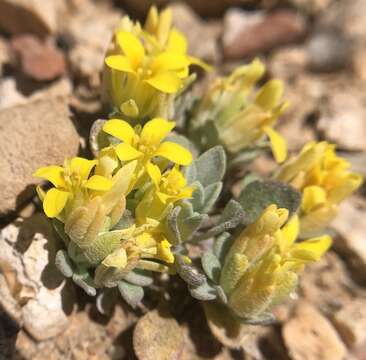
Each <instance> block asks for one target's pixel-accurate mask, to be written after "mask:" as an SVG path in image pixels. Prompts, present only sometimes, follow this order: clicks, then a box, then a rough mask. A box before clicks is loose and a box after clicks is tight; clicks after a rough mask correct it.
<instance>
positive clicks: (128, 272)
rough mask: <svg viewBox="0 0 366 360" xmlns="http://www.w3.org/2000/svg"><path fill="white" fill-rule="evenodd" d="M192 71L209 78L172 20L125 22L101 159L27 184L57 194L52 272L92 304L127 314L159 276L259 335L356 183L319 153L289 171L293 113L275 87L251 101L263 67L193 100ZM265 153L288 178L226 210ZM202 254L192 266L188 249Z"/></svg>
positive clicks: (261, 184)
mask: <svg viewBox="0 0 366 360" xmlns="http://www.w3.org/2000/svg"><path fill="white" fill-rule="evenodd" d="M191 65H196V66H197V65H198V66H199V67H201V68H203V69H204V70H207V71H209V70H210V67H209V66H208V65H207V64H205V63H203V62H202V61H200V60H198V59H196V58H194V57H192V56H190V55H188V54H187V41H186V39H185V37H184V35H183V34H181V33H180V32H179V31H178V30H177V29H175V28H174V27H173V26H172V24H171V13H170V10H169V9H168V10H164V11H163V12H161V13H160V14H159V13H158V11H157V10H156V8H155V7H153V8H151V10H150V12H149V15H148V17H147V20H146V23H145V25H144V26H141V25H140V24H139V23H138V22H137V23H134V22H132V21H131V20H130V19H129V18H128V17H125V18H123V19H122V21H121V23H120V26H119V27H118V28H117V29H116V31H115V33H114V36H113V40H112V43H111V46H110V48H109V50H108V53H107V56H106V58H105V69H104V85H103V86H104V92H103V94H104V97H103V100H104V101H105V103H106V104H107V105H108V106H109V110H110V113H109V115H108V119H107V120H98V121H96V122H95V124H94V126H93V129H92V132H91V136H90V143H91V148H92V150H93V153H94V155H95V158H94V159H93V160H88V159H84V158H81V157H76V158H73V159H68V160H66V161H65V163H64V165H63V166H48V167H44V168H41V169H38V170H37V171H36V172H35V174H34V175H35V176H36V177H40V178H42V179H45V180H47V181H48V182H50V183H51V184H52V187H51V188H50V189H49V190H48V191H44V190H42V188H40V187H38V194H39V197H40V198H41V200H42V201H43V209H44V212H45V214H46V215H47V216H48V217H49V218H51V219H52V221H53V224H54V226H55V229H56V230H57V232H58V234H59V235H60V237H61V238H62V239H63V241H64V248H63V249H60V250H59V252H58V253H57V257H56V265H57V267H58V268H59V270H60V271H61V272H62V273H63V274H64V275H65V277H68V278H72V280H73V281H74V282H75V283H76V284H78V285H79V286H81V287H82V288H83V289H84V290H85V291H86V292H87V293H88V294H89V295H92V296H94V295H96V294H97V293H99V294H101V293H103V291H104V290H105V289H106V288H112V287H117V288H118V289H119V291H120V293H121V295H122V297H123V298H124V299H125V300H126V302H127V303H128V304H130V305H131V306H133V307H135V306H137V305H138V304H139V303H140V302H141V300H142V299H143V296H144V287H148V286H150V285H151V284H152V283H153V276H152V273H153V272H160V273H167V274H169V275H172V276H173V275H179V276H180V277H181V278H182V279H183V280H184V281H185V282H186V283H187V286H188V289H189V292H190V294H191V295H192V296H193V297H194V298H196V299H198V300H201V301H205V302H208V303H210V304H211V305H214V306H216V305H217V306H216V307H215V311H218V312H220V311H222V312H227V313H228V314H229V316H230V317H231V318H232V321H236V322H238V323H243V324H261V323H267V322H269V321H272V319H273V316H272V315H271V309H272V308H273V307H274V306H275V305H276V304H278V303H280V302H282V301H283V300H284V299H285V298H286V297H287V296H289V294H290V293H291V292H293V291H295V290H296V286H297V284H298V281H299V276H300V274H301V272H302V271H304V267H305V266H306V264H308V263H311V262H314V261H317V260H319V259H320V257H321V256H322V255H323V254H324V253H325V252H326V251H327V250H328V249H329V247H330V246H331V242H332V241H331V238H330V237H329V235H326V234H325V233H324V231H325V229H326V226H327V225H328V224H329V222H330V221H331V220H332V219H333V218H334V216H335V215H336V212H337V207H338V204H339V203H340V202H341V201H342V200H344V198H346V197H347V196H349V195H350V194H351V193H352V192H353V191H355V190H356V189H357V188H358V187H359V186H360V185H361V182H362V179H361V176H360V175H358V174H355V173H352V172H350V170H349V164H348V163H347V161H346V160H344V159H342V158H340V157H338V156H337V155H336V153H335V148H334V146H333V145H331V144H328V143H326V142H319V143H315V142H314V143H309V144H307V145H305V147H304V148H303V150H302V151H301V152H300V154H299V155H297V156H295V157H294V158H292V159H289V160H287V161H286V158H287V146H286V141H285V140H284V139H283V138H282V136H281V135H280V134H279V133H278V132H277V131H276V130H274V128H273V127H274V126H275V124H276V122H277V120H278V118H279V117H280V116H281V114H282V113H283V112H284V111H285V110H286V107H287V102H286V101H283V100H282V97H283V84H282V82H281V81H280V80H269V81H268V82H266V83H264V85H262V86H261V87H259V88H258V87H257V83H258V81H259V80H260V79H261V78H262V77H263V75H264V73H265V67H264V64H263V63H262V62H260V61H259V60H254V61H253V62H252V63H250V64H248V65H244V66H241V67H239V68H238V69H236V70H234V72H233V73H232V74H230V75H229V76H228V77H223V78H218V79H216V80H215V81H214V82H213V83H212V84H211V85H209V87H208V89H207V90H206V91H204V95H202V96H201V97H198V98H196V97H193V95H192V94H191V92H190V86H191V84H192V82H193V81H194V80H195V74H192V73H191V72H190V70H191ZM173 119H176V121H173ZM267 150H271V151H272V153H273V156H274V158H275V160H276V161H277V163H283V164H282V166H279V167H278V169H277V170H276V171H275V172H274V174H273V176H272V177H271V178H270V179H259V177H258V176H256V174H249V175H247V176H246V177H245V178H244V179H243V182H242V190H241V193H240V195H239V196H238V197H236V198H233V196H232V195H231V192H230V186H229V185H228V184H230V178H231V177H232V176H233V175H235V176H237V175H238V174H239V173H240V171H242V170H243V169H245V165H246V164H247V163H248V161H250V160H252V159H254V158H255V157H256V156H258V155H259V154H260V153H262V152H264V151H267ZM230 196H231V197H232V198H231V199H230ZM309 237H311V238H310V239H309ZM298 238H301V240H299V239H298ZM304 238H305V239H306V240H304ZM203 241H204V243H205V250H203V246H202V247H201V254H200V256H198V257H199V258H200V263H199V264H198V265H197V261H196V262H195V260H197V255H196V256H195V258H193V259H192V258H191V257H190V256H189V249H188V247H187V245H188V244H195V245H198V246H200V245H201V244H202V243H203ZM207 247H208V250H207ZM209 313H212V311H206V314H209ZM208 316H209V315H208Z"/></svg>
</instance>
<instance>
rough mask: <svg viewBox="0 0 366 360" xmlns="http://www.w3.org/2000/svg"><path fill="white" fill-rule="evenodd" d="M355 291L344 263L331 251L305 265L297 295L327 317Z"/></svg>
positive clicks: (352, 296)
mask: <svg viewBox="0 0 366 360" xmlns="http://www.w3.org/2000/svg"><path fill="white" fill-rule="evenodd" d="M355 293H356V286H355V283H354V281H353V280H352V278H351V276H350V273H349V271H348V269H347V268H346V264H345V263H344V262H343V261H342V260H341V258H340V257H339V256H338V255H337V254H336V253H334V252H333V251H330V252H328V253H326V254H325V255H324V256H323V257H322V258H321V259H320V260H319V261H317V262H315V263H313V264H309V265H308V266H307V267H306V269H305V271H304V272H303V274H302V275H301V278H300V286H299V291H298V294H299V296H301V297H302V298H304V299H305V300H306V301H308V302H309V303H311V304H312V305H313V306H315V307H317V308H318V309H321V310H322V312H323V314H325V315H326V316H328V317H332V316H333V314H334V311H337V310H339V309H341V308H342V307H344V306H346V305H347V304H348V303H350V302H351V301H352V300H353V298H354V296H355Z"/></svg>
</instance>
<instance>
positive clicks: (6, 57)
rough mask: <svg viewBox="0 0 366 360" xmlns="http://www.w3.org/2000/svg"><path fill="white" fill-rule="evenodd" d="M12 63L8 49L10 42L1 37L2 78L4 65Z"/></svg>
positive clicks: (0, 74)
mask: <svg viewBox="0 0 366 360" xmlns="http://www.w3.org/2000/svg"><path fill="white" fill-rule="evenodd" d="M9 62H10V54H9V49H8V42H7V41H6V40H5V39H4V38H2V37H0V76H2V73H3V65H5V64H7V63H9Z"/></svg>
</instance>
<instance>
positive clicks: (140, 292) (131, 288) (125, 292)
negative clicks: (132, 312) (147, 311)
mask: <svg viewBox="0 0 366 360" xmlns="http://www.w3.org/2000/svg"><path fill="white" fill-rule="evenodd" d="M118 290H119V291H120V293H121V295H122V297H123V299H124V300H125V301H126V303H127V304H129V305H130V306H132V307H133V308H135V307H136V306H137V305H138V304H139V303H140V302H141V300H142V298H143V297H144V289H143V288H142V287H141V286H138V285H132V284H130V283H128V282H125V281H119V282H118Z"/></svg>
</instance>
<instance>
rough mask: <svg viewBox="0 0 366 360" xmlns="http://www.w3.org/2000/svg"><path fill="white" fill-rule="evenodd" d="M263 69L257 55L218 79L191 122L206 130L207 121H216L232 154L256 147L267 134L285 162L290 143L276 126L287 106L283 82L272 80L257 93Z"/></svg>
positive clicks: (278, 159) (276, 151)
mask: <svg viewBox="0 0 366 360" xmlns="http://www.w3.org/2000/svg"><path fill="white" fill-rule="evenodd" d="M264 72H265V67H264V64H263V63H262V62H260V61H259V60H258V59H257V60H254V61H253V62H252V63H250V64H249V65H244V66H241V67H239V68H237V69H236V70H235V71H234V72H233V73H232V74H231V75H229V76H228V77H225V78H219V79H217V80H216V81H215V82H214V83H213V84H212V86H211V87H210V88H209V89H208V91H207V92H206V93H205V95H204V96H203V99H202V100H201V102H200V103H199V105H198V107H197V109H196V110H195V112H194V114H193V120H192V124H193V126H194V127H202V128H203V130H204V129H205V128H204V126H205V123H206V122H207V121H213V123H214V125H215V127H216V130H217V136H218V138H219V140H220V141H221V142H222V143H223V144H224V145H225V147H226V148H227V149H228V150H229V152H231V153H233V154H235V153H238V152H240V151H242V150H244V149H247V148H251V147H255V146H256V145H257V144H258V142H260V141H261V140H263V138H265V137H268V138H269V141H270V143H271V147H272V151H273V155H274V157H275V159H276V160H277V161H278V162H283V161H284V160H285V159H286V157H287V144H286V141H285V140H284V139H283V138H282V136H281V135H280V134H279V133H278V132H276V131H275V130H274V129H273V125H274V124H275V123H276V121H277V119H278V117H279V116H280V115H281V114H282V113H283V112H284V110H285V109H286V107H287V103H286V102H282V100H281V99H282V95H283V83H282V82H281V81H280V80H270V81H268V82H267V83H266V84H264V85H263V86H262V87H261V88H260V89H259V90H258V91H257V92H256V93H254V87H255V85H256V83H257V82H258V80H259V79H260V78H261V77H262V76H263V74H264ZM193 131H195V129H193Z"/></svg>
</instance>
